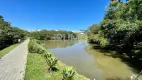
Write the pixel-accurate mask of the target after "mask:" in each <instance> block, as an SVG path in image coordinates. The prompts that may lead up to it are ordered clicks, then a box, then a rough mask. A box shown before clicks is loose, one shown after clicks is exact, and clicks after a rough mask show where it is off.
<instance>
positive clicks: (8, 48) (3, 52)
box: [0, 43, 21, 58]
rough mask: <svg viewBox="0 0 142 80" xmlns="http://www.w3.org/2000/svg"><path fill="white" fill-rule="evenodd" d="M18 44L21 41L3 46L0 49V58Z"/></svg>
mask: <svg viewBox="0 0 142 80" xmlns="http://www.w3.org/2000/svg"><path fill="white" fill-rule="evenodd" d="M19 44H21V43H17V44H13V45H11V46H9V47H6V48H4V49H3V50H0V58H2V57H3V56H4V55H6V54H7V53H8V52H10V51H11V50H12V49H14V48H16V47H17V46H18V45H19Z"/></svg>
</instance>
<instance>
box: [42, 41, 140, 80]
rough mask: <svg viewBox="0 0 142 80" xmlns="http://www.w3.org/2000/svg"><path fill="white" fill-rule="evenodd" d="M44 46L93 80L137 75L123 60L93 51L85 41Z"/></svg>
mask: <svg viewBox="0 0 142 80" xmlns="http://www.w3.org/2000/svg"><path fill="white" fill-rule="evenodd" d="M44 46H45V47H46V48H47V49H48V51H50V52H52V53H53V54H54V55H55V56H56V57H57V58H58V59H59V60H61V61H62V62H64V63H65V64H67V65H69V66H73V67H74V68H75V69H76V71H77V72H78V73H80V74H82V75H84V76H86V77H88V78H90V79H92V80H93V79H94V78H95V79H96V80H110V79H111V80H112V79H113V78H114V79H116V78H120V79H123V80H127V78H130V75H131V74H132V73H133V74H135V75H136V73H135V69H133V68H131V67H129V66H128V65H127V64H126V63H124V62H123V61H122V60H121V59H119V58H113V57H110V56H106V55H104V54H105V52H100V51H98V50H95V49H92V48H91V47H90V46H89V44H88V43H87V42H86V41H84V40H79V41H47V42H45V45H44ZM141 79H142V77H141ZM116 80H117V79H116ZM118 80H119V79H118Z"/></svg>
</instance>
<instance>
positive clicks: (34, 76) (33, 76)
mask: <svg viewBox="0 0 142 80" xmlns="http://www.w3.org/2000/svg"><path fill="white" fill-rule="evenodd" d="M40 47H41V46H40ZM39 51H40V52H41V50H38V51H36V52H39ZM55 67H56V68H55V69H54V70H53V71H51V72H50V73H49V71H48V69H49V66H48V63H47V61H46V59H45V55H44V54H37V53H29V54H28V57H27V66H26V73H25V78H24V79H25V80H62V79H63V74H62V72H63V70H64V69H65V68H66V67H67V66H66V65H65V64H64V63H62V62H61V61H59V60H58V62H57V64H56V66H55ZM72 80H90V79H88V78H86V77H84V76H82V75H80V74H78V73H77V72H75V74H74V77H73V79H72Z"/></svg>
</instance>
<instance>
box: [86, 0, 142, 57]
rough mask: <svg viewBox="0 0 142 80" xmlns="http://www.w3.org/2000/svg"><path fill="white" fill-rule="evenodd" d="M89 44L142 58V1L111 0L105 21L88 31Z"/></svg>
mask: <svg viewBox="0 0 142 80" xmlns="http://www.w3.org/2000/svg"><path fill="white" fill-rule="evenodd" d="M88 36H89V42H90V43H95V44H98V45H99V46H100V47H101V48H106V49H110V50H116V51H118V52H119V53H126V54H127V55H128V56H129V57H130V58H134V59H141V58H142V0H126V2H122V1H121V0H111V1H110V3H109V5H108V6H107V9H106V13H105V17H104V19H103V20H102V21H101V23H100V24H94V25H92V26H91V27H90V28H89V29H88Z"/></svg>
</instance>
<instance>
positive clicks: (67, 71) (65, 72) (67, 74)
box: [62, 67, 75, 80]
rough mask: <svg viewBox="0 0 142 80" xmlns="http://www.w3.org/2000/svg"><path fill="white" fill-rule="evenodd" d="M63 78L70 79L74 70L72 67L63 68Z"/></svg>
mask: <svg viewBox="0 0 142 80" xmlns="http://www.w3.org/2000/svg"><path fill="white" fill-rule="evenodd" d="M62 74H63V80H72V79H73V76H74V75H75V71H74V69H73V68H72V67H67V68H65V69H64V70H63V73H62Z"/></svg>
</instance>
